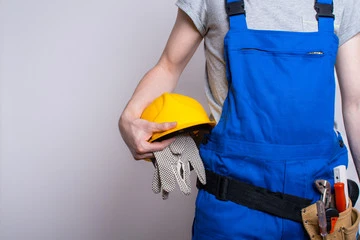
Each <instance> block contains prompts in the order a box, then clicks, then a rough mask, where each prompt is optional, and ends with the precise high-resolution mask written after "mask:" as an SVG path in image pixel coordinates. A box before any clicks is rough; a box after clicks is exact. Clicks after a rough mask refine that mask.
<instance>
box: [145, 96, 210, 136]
mask: <svg viewBox="0 0 360 240" xmlns="http://www.w3.org/2000/svg"><path fill="white" fill-rule="evenodd" d="M141 118H142V119H145V120H147V121H150V122H156V123H163V122H177V125H176V127H175V128H173V129H170V130H167V131H164V132H158V133H154V134H153V135H152V137H151V138H150V139H149V142H153V141H155V140H158V139H160V138H162V137H165V136H168V135H169V134H171V133H174V134H176V133H177V132H178V131H196V130H200V129H203V128H207V129H211V128H212V127H214V126H215V121H211V120H210V119H209V117H208V115H207V113H206V111H205V109H204V108H203V107H202V106H201V104H200V103H199V102H198V101H196V100H195V99H193V98H191V97H188V96H185V95H181V94H178V93H164V94H162V95H161V96H159V97H158V98H156V99H155V100H154V101H153V102H152V103H150V104H149V106H147V107H146V108H145V110H144V111H143V113H142V115H141Z"/></svg>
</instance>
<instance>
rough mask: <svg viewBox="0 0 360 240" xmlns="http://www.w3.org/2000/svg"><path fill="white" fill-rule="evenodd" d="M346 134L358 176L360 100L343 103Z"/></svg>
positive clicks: (359, 165)
mask: <svg viewBox="0 0 360 240" xmlns="http://www.w3.org/2000/svg"><path fill="white" fill-rule="evenodd" d="M342 108H343V118H344V124H345V129H346V135H347V139H348V142H349V147H350V151H351V155H352V158H353V160H354V164H355V168H356V171H357V174H358V176H360V100H359V101H358V102H354V103H351V104H343V106H342Z"/></svg>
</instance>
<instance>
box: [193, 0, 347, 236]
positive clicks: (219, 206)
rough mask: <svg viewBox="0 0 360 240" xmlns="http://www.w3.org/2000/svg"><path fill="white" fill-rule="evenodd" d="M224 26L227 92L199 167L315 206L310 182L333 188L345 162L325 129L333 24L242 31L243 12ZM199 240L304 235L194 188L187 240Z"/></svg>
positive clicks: (330, 108)
mask: <svg viewBox="0 0 360 240" xmlns="http://www.w3.org/2000/svg"><path fill="white" fill-rule="evenodd" d="M322 3H329V0H325V1H324V0H323V1H322ZM330 3H331V1H330ZM315 14H316V12H315V11H314V17H315ZM229 22H230V30H229V32H228V33H227V35H226V37H225V41H224V47H225V60H226V67H227V77H228V83H229V85H228V86H229V91H228V96H227V98H226V100H225V102H224V106H223V111H222V116H221V119H220V121H219V123H218V124H217V125H216V127H215V128H214V129H213V131H212V132H211V134H210V135H209V137H208V142H207V144H202V145H201V146H200V154H201V157H202V159H203V161H204V164H205V168H207V169H209V170H211V171H213V172H216V173H218V174H221V175H225V176H230V177H232V178H235V179H239V180H242V181H245V182H248V183H251V184H254V185H256V186H260V187H265V188H267V189H269V190H271V191H278V192H283V193H287V194H292V195H296V196H299V197H305V198H310V199H312V200H313V201H314V202H315V201H316V200H318V199H319V198H320V194H319V193H318V192H317V190H316V189H315V188H314V185H313V182H314V181H315V180H316V179H326V180H329V181H330V182H331V183H333V168H334V167H335V166H338V165H347V162H348V156H347V149H346V147H343V146H342V147H341V146H340V145H339V141H341V136H340V135H339V134H338V133H336V132H334V129H333V124H334V98H335V79H334V64H335V59H336V54H337V49H338V39H337V37H336V35H335V34H334V26H333V24H334V22H333V19H331V18H326V19H323V18H319V31H318V32H310V33H309V32H307V33H301V32H285V31H267V30H251V29H247V27H246V18H245V15H236V16H232V17H230V19H229ZM203 239H206V240H209V239H216V240H225V239H226V240H232V239H262V240H264V239H272V240H274V239H308V237H307V235H306V233H305V231H304V229H303V227H302V225H301V224H300V223H296V222H293V221H291V220H286V219H281V218H278V217H275V216H272V215H269V214H266V213H263V212H259V211H257V210H252V209H248V208H247V207H244V206H241V205H238V204H236V203H233V202H230V201H226V202H225V201H219V200H217V199H216V198H215V197H214V196H213V195H211V194H209V193H207V192H205V191H203V190H201V191H199V194H198V197H197V200H196V213H195V221H194V226H193V240H203Z"/></svg>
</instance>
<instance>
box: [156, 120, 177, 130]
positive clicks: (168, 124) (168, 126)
mask: <svg viewBox="0 0 360 240" xmlns="http://www.w3.org/2000/svg"><path fill="white" fill-rule="evenodd" d="M176 125H177V122H164V123H154V124H153V126H152V130H153V132H164V131H167V130H170V129H172V128H175V127H176Z"/></svg>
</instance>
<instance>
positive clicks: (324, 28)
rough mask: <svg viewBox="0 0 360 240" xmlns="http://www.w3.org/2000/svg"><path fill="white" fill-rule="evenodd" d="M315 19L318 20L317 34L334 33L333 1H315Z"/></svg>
mask: <svg viewBox="0 0 360 240" xmlns="http://www.w3.org/2000/svg"><path fill="white" fill-rule="evenodd" d="M314 8H315V10H316V19H317V20H318V26H319V32H334V20H335V16H334V14H333V9H334V7H333V1H332V0H316V1H315V6H314Z"/></svg>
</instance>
